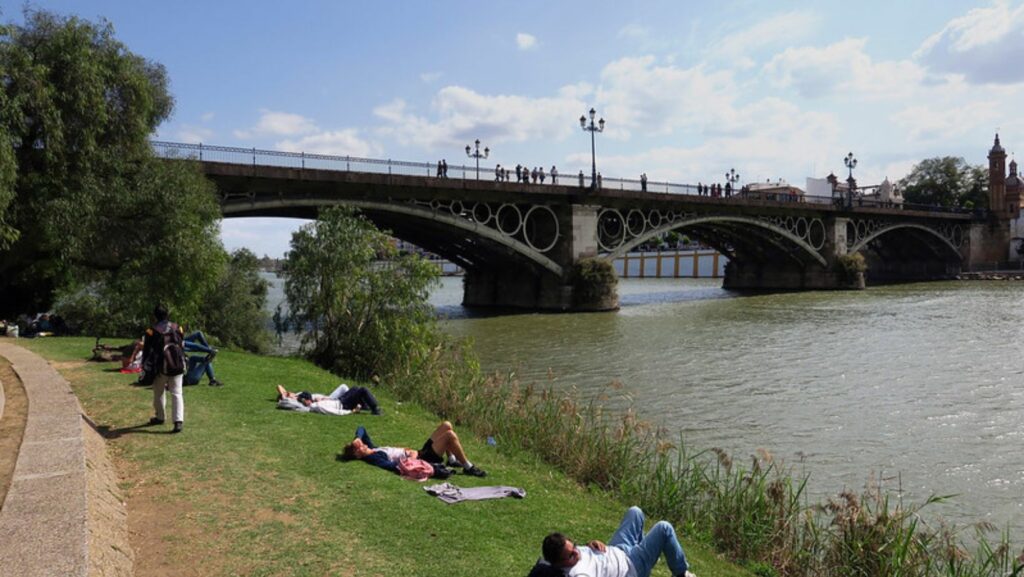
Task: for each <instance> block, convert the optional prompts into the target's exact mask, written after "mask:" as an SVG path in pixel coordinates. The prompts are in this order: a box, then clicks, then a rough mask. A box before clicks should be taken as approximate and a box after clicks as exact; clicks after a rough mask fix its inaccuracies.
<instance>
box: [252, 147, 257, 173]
mask: <svg viewBox="0 0 1024 577" xmlns="http://www.w3.org/2000/svg"><path fill="white" fill-rule="evenodd" d="M252 166H253V168H255V167H256V147H255V146H254V147H252Z"/></svg>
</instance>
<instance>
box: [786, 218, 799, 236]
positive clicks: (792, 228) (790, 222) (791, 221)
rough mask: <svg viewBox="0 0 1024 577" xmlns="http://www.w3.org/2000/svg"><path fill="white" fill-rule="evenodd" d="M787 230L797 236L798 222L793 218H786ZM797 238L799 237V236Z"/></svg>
mask: <svg viewBox="0 0 1024 577" xmlns="http://www.w3.org/2000/svg"><path fill="white" fill-rule="evenodd" d="M786 230H788V231H789V232H791V233H793V234H796V221H795V220H794V219H793V217H792V216H787V217H786ZM797 236H799V235H797Z"/></svg>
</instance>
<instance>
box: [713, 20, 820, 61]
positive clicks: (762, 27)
mask: <svg viewBox="0 0 1024 577" xmlns="http://www.w3.org/2000/svg"><path fill="white" fill-rule="evenodd" d="M820 24H821V19H820V18H819V17H818V15H817V14H814V13H811V12H804V11H793V12H787V13H785V14H778V15H776V16H772V17H771V18H768V19H767V20H762V21H761V22H758V23H757V24H754V25H752V26H750V27H748V28H746V29H744V30H739V31H736V32H732V33H729V34H726V35H725V36H724V37H723V38H722V39H721V40H720V41H718V42H717V43H716V44H715V45H714V46H713V47H712V49H711V51H710V54H709V57H710V58H712V59H715V60H720V61H724V62H727V63H728V64H729V65H730V66H733V67H736V68H741V69H743V68H750V67H752V66H754V65H755V62H754V59H753V57H752V56H751V54H752V53H755V52H757V51H759V50H763V49H765V48H769V47H774V46H782V45H785V44H792V43H793V42H796V41H798V40H800V39H803V38H807V37H808V36H810V35H811V33H812V32H814V29H815V28H816V27H818V26H820Z"/></svg>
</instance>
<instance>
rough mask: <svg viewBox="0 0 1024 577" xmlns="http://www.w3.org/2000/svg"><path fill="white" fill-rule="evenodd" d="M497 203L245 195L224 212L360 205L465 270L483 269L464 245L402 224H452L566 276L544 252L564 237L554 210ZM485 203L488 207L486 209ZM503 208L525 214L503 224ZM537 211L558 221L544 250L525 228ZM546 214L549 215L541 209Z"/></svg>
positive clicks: (465, 233) (370, 215)
mask: <svg viewBox="0 0 1024 577" xmlns="http://www.w3.org/2000/svg"><path fill="white" fill-rule="evenodd" d="M492 204H494V203H474V205H473V206H471V207H466V206H463V203H461V202H459V201H446V202H438V201H431V202H422V201H407V202H400V203H395V202H375V201H367V200H357V199H344V198H332V199H293V200H290V201H288V203H287V207H284V206H283V205H282V203H281V202H280V200H278V199H268V200H261V199H258V198H252V197H245V198H244V199H239V200H233V199H231V198H227V199H225V200H224V202H223V204H222V207H221V211H222V213H223V215H224V216H225V217H226V218H227V217H231V216H257V215H268V216H274V215H277V216H279V215H281V213H282V209H283V208H286V209H287V212H289V213H292V214H290V215H293V213H295V212H296V211H299V212H302V210H303V209H308V210H309V211H310V212H312V211H315V210H316V209H318V208H321V207H323V206H331V205H343V206H351V207H354V208H358V209H360V210H361V211H362V212H363V213H364V214H365V215H366V216H367V217H368V218H369V219H370V220H371V221H373V222H374V223H375V224H376V225H377V226H382V225H383V227H385V228H388V229H390V230H392V232H394V233H395V235H396V236H398V237H399V238H402V239H403V240H408V241H409V242H412V243H413V244H416V245H417V246H421V247H423V248H425V249H427V250H429V251H431V252H434V253H436V254H439V255H441V256H443V257H445V258H447V259H449V260H451V261H452V262H455V263H456V264H458V265H460V266H462V267H463V268H467V269H471V268H478V267H479V266H480V265H479V262H477V259H474V258H468V257H467V255H466V254H462V253H460V250H459V248H460V247H455V248H452V246H450V245H448V246H446V245H445V244H444V243H437V242H433V243H432V242H430V240H429V239H428V238H427V236H425V235H416V234H409V233H408V231H407V230H406V231H403V228H406V227H403V224H407V223H408V222H411V221H419V222H422V223H431V225H435V224H440V225H441V226H442V227H447V228H448V229H449V230H450V231H451V230H457V231H460V232H461V233H462V234H463V236H465V237H470V238H471V237H474V236H475V237H477V238H478V239H483V240H484V241H486V242H488V243H491V244H492V245H494V246H495V247H501V248H502V249H504V251H505V252H507V253H512V254H513V255H515V256H516V257H518V258H519V259H520V260H524V261H526V262H527V263H529V264H532V265H533V266H535V267H537V268H540V269H543V270H545V271H548V272H550V273H552V274H554V275H555V276H558V277H561V276H562V275H563V273H564V270H563V268H562V266H561V265H559V264H558V263H556V262H555V261H554V260H552V259H551V258H549V257H548V256H546V255H545V254H544V253H545V252H549V251H551V249H553V248H554V246H555V244H556V242H557V240H558V239H559V238H560V232H559V230H558V226H559V225H558V218H557V216H556V215H555V214H554V212H553V211H552V210H551V208H550V207H547V206H544V205H534V206H530V207H528V208H526V207H520V206H519V205H514V204H510V203H501V204H499V205H498V206H497V208H494V207H492V206H491V205H492ZM481 207H486V210H485V209H483V208H481ZM523 208H526V214H525V215H523V214H522V212H523V211H522V210H521V209H523ZM503 210H504V211H505V212H506V213H510V214H513V215H518V216H519V217H520V220H519V221H518V223H514V224H511V225H506V226H504V227H503V226H502V221H501V219H499V215H501V214H502V211H503ZM538 210H539V211H546V214H548V216H549V217H550V218H551V221H550V222H552V223H553V225H554V231H553V233H549V234H548V235H547V237H550V238H545V240H544V244H543V245H542V246H540V247H539V248H538V247H536V246H534V243H532V242H531V241H530V237H529V233H528V231H527V230H526V226H527V223H528V222H529V218H527V217H529V216H530V215H532V214H534V213H535V212H537V211H538ZM541 214H545V213H544V212H541ZM383 215H391V216H392V217H397V218H386V217H383ZM307 216H308V214H307ZM541 218H543V217H541ZM434 228H436V226H435V227H434ZM520 239H522V240H520ZM477 252H478V254H479V253H483V252H491V251H487V250H486V249H485V250H481V251H477Z"/></svg>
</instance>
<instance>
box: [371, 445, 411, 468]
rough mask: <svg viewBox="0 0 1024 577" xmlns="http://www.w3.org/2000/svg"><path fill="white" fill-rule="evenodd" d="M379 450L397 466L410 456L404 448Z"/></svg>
mask: <svg viewBox="0 0 1024 577" xmlns="http://www.w3.org/2000/svg"><path fill="white" fill-rule="evenodd" d="M377 450H378V451H384V454H385V455H387V456H388V460H389V461H391V462H392V463H394V464H396V465H397V464H398V462H399V461H401V460H403V459H405V458H407V457H408V456H409V454H408V453H406V452H405V449H403V448H402V447H378V448H377Z"/></svg>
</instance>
